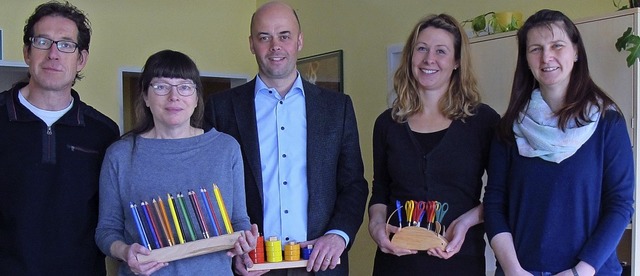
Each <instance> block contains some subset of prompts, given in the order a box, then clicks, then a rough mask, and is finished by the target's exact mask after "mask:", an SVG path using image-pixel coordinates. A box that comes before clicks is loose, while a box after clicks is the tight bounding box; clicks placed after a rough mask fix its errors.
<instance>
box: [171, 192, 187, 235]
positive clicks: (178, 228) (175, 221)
mask: <svg viewBox="0 0 640 276" xmlns="http://www.w3.org/2000/svg"><path fill="white" fill-rule="evenodd" d="M167 200H168V202H169V210H170V211H171V217H172V218H173V224H175V226H176V234H177V235H178V240H179V241H180V243H184V240H185V236H184V233H183V232H182V225H181V224H180V219H179V218H178V214H177V212H176V209H177V208H176V203H175V202H174V201H173V196H172V195H171V194H167Z"/></svg>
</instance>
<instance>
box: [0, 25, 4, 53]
mask: <svg viewBox="0 0 640 276" xmlns="http://www.w3.org/2000/svg"><path fill="white" fill-rule="evenodd" d="M3 47H4V40H2V29H0V60H2V48H3Z"/></svg>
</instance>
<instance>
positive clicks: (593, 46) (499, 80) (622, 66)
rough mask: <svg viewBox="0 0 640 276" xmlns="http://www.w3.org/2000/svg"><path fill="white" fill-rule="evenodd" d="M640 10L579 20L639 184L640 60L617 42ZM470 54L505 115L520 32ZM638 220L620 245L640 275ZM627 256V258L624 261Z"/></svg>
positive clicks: (639, 216)
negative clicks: (629, 60)
mask: <svg viewBox="0 0 640 276" xmlns="http://www.w3.org/2000/svg"><path fill="white" fill-rule="evenodd" d="M639 12H640V10H639V9H630V10H624V11H618V12H615V13H612V14H610V15H606V16H601V17H594V18H589V19H584V20H576V21H575V22H576V26H578V29H579V30H580V33H581V34H582V38H583V41H584V44H585V48H586V51H587V57H588V60H589V69H590V71H591V77H592V78H593V79H594V81H595V82H596V84H598V86H600V87H601V88H602V89H603V90H604V91H605V92H607V93H608V94H609V95H610V96H611V97H612V98H613V99H614V101H616V103H617V104H618V105H619V106H620V108H621V109H622V112H623V113H624V116H625V119H626V121H627V129H628V131H629V136H630V137H631V142H632V144H633V148H634V160H635V161H636V183H637V182H638V181H637V179H638V178H639V176H638V172H639V171H640V170H638V168H639V167H638V151H637V145H638V142H639V141H638V128H637V119H638V115H639V113H638V104H639V98H640V97H638V91H639V89H638V88H639V85H638V79H639V71H640V68H639V65H638V62H636V63H635V65H634V66H633V67H631V68H629V67H627V64H626V60H625V58H626V56H627V54H628V52H625V51H623V52H618V51H617V50H616V49H615V46H614V45H615V42H616V40H617V39H618V37H620V35H622V33H623V32H624V31H626V30H627V28H628V27H632V28H633V29H634V33H635V34H638V30H640V28H639V22H638V19H639V17H638V13H639ZM471 54H472V58H473V66H474V69H475V72H476V75H477V77H478V82H479V86H480V91H481V95H482V100H483V102H485V103H487V104H489V105H490V106H491V107H493V108H494V109H495V110H496V111H498V113H500V114H503V113H504V111H505V110H506V108H507V105H508V103H509V94H510V92H511V84H512V81H513V73H514V71H515V65H516V59H517V43H516V38H515V32H510V33H501V34H494V35H489V36H484V37H478V38H472V39H471ZM636 185H637V184H636ZM634 197H635V199H636V202H638V200H640V190H639V189H638V188H637V187H636V190H635V196H634ZM636 206H637V205H636ZM638 222H640V212H638V210H637V208H636V212H635V214H634V216H633V219H632V223H631V224H630V226H629V227H628V229H627V230H626V231H627V233H625V239H623V241H622V242H621V244H620V245H619V246H618V247H619V250H618V252H619V255H620V257H621V260H622V261H630V262H631V263H632V271H631V272H632V274H631V275H635V276H640V267H639V266H640V260H639V259H640V229H639V228H640V227H638V226H640V225H638ZM629 237H630V239H629ZM625 257H626V258H628V259H627V260H624V258H625ZM634 260H635V261H634Z"/></svg>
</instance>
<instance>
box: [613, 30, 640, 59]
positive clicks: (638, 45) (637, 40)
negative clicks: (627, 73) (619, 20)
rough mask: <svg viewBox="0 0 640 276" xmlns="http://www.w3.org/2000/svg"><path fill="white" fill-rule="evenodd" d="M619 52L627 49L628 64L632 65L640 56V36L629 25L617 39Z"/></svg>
mask: <svg viewBox="0 0 640 276" xmlns="http://www.w3.org/2000/svg"><path fill="white" fill-rule="evenodd" d="M615 46H616V50H618V52H620V51H622V50H625V51H628V52H629V55H628V56H627V58H626V60H627V66H628V67H631V66H632V65H633V63H634V62H635V61H636V59H638V58H640V37H639V36H637V35H635V34H633V33H632V29H631V28H630V27H629V28H627V30H626V31H625V32H624V33H623V34H622V36H620V37H619V38H618V40H617V41H616V45H615Z"/></svg>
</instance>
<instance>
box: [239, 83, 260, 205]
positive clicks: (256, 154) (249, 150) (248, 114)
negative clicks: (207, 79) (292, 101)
mask: <svg viewBox="0 0 640 276" xmlns="http://www.w3.org/2000/svg"><path fill="white" fill-rule="evenodd" d="M246 87H247V89H245V90H242V91H238V92H239V93H237V94H236V95H235V97H233V99H232V104H233V107H234V108H233V110H234V113H235V117H236V118H237V120H238V132H239V133H240V141H238V142H239V143H240V144H241V145H242V148H244V150H245V152H244V155H245V157H244V158H246V159H247V160H246V162H247V164H249V168H245V170H247V169H248V170H251V174H252V175H253V181H254V182H255V184H256V185H257V186H258V191H259V192H260V198H261V199H262V198H264V194H263V192H262V170H261V169H260V146H259V145H258V128H257V123H256V109H255V100H254V98H255V96H254V88H255V79H254V80H253V81H252V82H251V84H250V85H246ZM245 181H246V180H245Z"/></svg>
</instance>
